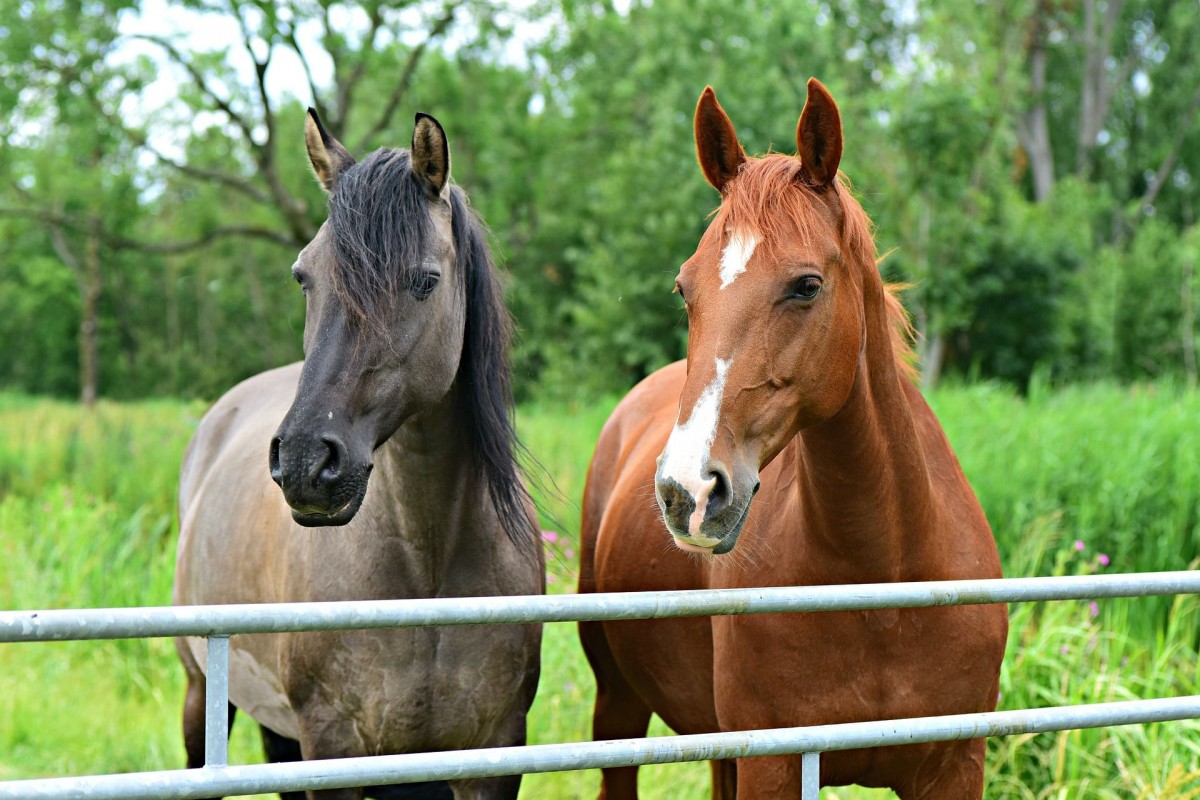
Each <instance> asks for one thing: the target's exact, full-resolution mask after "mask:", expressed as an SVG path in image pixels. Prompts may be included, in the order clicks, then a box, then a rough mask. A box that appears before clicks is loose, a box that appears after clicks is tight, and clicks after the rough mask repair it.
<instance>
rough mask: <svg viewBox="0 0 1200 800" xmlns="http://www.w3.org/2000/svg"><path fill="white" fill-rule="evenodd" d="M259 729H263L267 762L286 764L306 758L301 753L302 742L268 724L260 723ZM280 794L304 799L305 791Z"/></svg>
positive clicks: (287, 798)
mask: <svg viewBox="0 0 1200 800" xmlns="http://www.w3.org/2000/svg"><path fill="white" fill-rule="evenodd" d="M258 729H259V730H260V731H262V743H263V755H264V756H266V758H267V763H269V764H286V763H288V762H291V761H300V760H302V759H303V758H304V756H303V755H302V754H301V753H300V743H299V742H298V741H296V740H295V739H289V738H287V737H286V736H282V735H280V734H278V733H276V732H275V731H273V730H271V729H270V728H268V727H267V726H266V725H261V724H260V725H259V726H258ZM279 796H280V797H281V798H282V799H283V800H304V792H280V793H279Z"/></svg>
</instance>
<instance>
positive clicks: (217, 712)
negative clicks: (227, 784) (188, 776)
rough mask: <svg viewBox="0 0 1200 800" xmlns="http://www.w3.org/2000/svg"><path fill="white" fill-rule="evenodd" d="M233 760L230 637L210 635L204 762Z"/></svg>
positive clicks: (215, 763) (220, 764)
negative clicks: (230, 735)
mask: <svg viewBox="0 0 1200 800" xmlns="http://www.w3.org/2000/svg"><path fill="white" fill-rule="evenodd" d="M228 762H229V637H228V636H209V637H208V658H207V662H206V665H205V690H204V766H206V767H224V766H226V765H227V764H228Z"/></svg>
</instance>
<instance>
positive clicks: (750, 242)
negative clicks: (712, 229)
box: [720, 231, 758, 289]
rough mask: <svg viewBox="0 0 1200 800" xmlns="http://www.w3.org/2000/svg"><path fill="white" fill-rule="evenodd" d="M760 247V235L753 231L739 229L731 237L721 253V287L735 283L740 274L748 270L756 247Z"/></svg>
mask: <svg viewBox="0 0 1200 800" xmlns="http://www.w3.org/2000/svg"><path fill="white" fill-rule="evenodd" d="M756 247H758V237H757V236H755V235H754V234H752V233H744V232H742V231H738V232H736V233H734V234H733V236H731V237H729V244H727V245H725V251H724V252H723V253H721V267H720V269H721V288H722V289H724V288H725V287H726V286H728V285H729V284H731V283H733V281H734V279H736V278H737V276H738V275H741V274H742V273H743V272H745V271H746V265H747V264H749V263H750V257H751V256H752V255H754V248H756Z"/></svg>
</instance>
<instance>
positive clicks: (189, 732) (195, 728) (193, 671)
mask: <svg viewBox="0 0 1200 800" xmlns="http://www.w3.org/2000/svg"><path fill="white" fill-rule="evenodd" d="M175 649H176V651H177V652H178V653H179V660H180V661H182V662H183V671H184V673H185V674H186V675H187V690H186V692H185V693H184V696H183V747H184V750H185V751H186V752H187V766H188V769H199V768H200V767H203V766H204V724H205V708H204V706H205V698H206V696H207V691H206V688H207V683H206V681H205V679H204V672H203V671H202V670H201V669H200V665H199V664H197V663H196V659H195V658H194V657H193V656H192V652H191V650H190V649H189V648H188V646H187V643H186V642H185V641H183V640H182V639H180V640H177V641H176V643H175ZM236 714H237V706H235V705H234V704H233V703H230V704H229V727H228V728H227V729H226V731H225V735H226V737H228V736H229V731H231V730H232V729H233V718H234V716H235V715H236Z"/></svg>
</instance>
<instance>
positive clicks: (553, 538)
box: [542, 531, 558, 544]
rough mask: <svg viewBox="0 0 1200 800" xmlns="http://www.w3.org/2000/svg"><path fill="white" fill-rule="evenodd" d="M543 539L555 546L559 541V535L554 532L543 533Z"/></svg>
mask: <svg viewBox="0 0 1200 800" xmlns="http://www.w3.org/2000/svg"><path fill="white" fill-rule="evenodd" d="M542 538H543V539H545V540H546V541H547V542H549V543H550V544H554V543H555V542H557V541H558V534H557V533H555V532H554V531H542Z"/></svg>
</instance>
